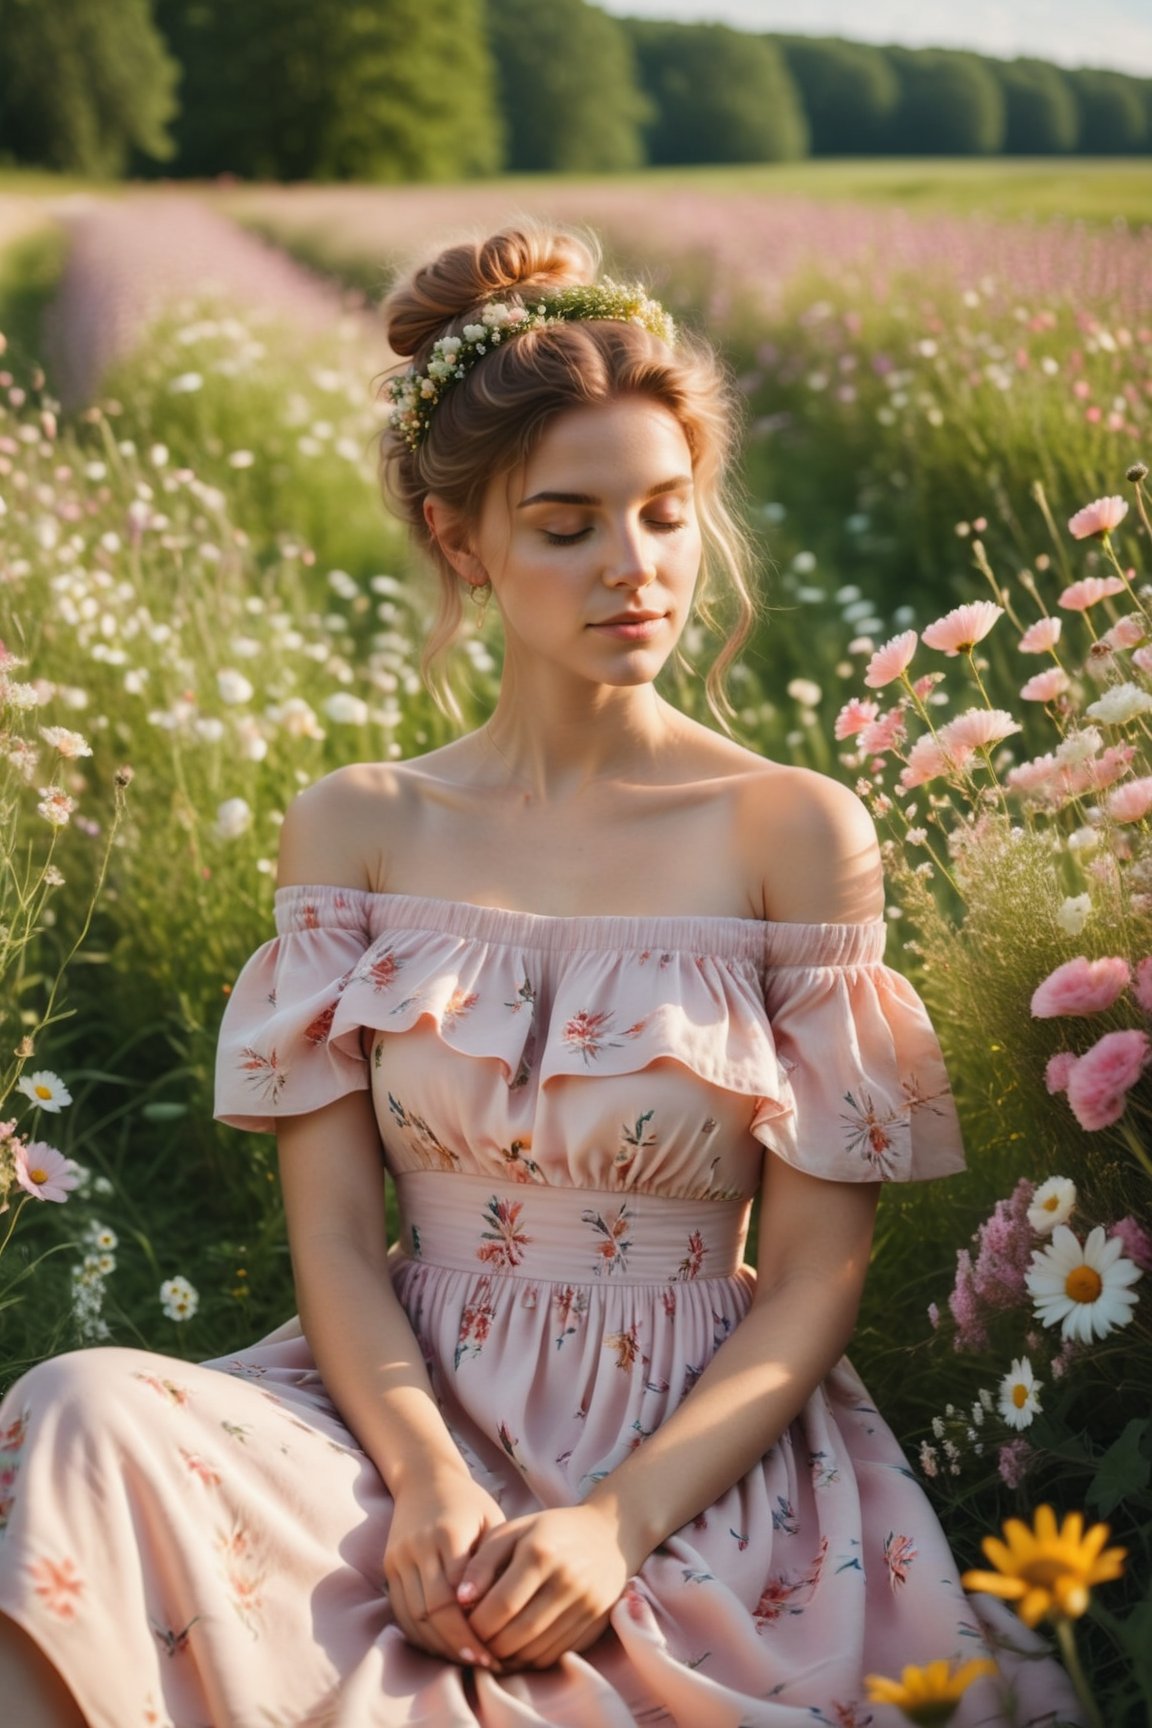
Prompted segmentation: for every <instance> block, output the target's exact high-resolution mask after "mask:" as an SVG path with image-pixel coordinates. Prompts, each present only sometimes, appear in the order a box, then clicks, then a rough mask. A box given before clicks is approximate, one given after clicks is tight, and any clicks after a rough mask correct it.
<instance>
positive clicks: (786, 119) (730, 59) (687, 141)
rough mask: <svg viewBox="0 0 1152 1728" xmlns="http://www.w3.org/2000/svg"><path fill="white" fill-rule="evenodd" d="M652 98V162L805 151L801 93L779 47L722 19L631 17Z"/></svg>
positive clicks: (769, 157)
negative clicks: (685, 20)
mask: <svg viewBox="0 0 1152 1728" xmlns="http://www.w3.org/2000/svg"><path fill="white" fill-rule="evenodd" d="M628 30H629V33H630V35H631V37H632V41H633V45H634V46H635V49H636V58H637V63H638V65H639V68H640V81H641V84H642V85H643V88H644V91H645V93H646V94H647V96H648V97H649V98H650V100H651V102H652V108H653V117H652V120H651V122H650V124H649V128H648V155H649V159H650V160H651V161H652V162H660V163H684V162H782V161H791V160H794V159H795V158H797V157H800V156H804V155H806V154H807V151H808V123H807V121H806V120H805V118H804V107H803V103H802V102H801V99H800V93H799V91H798V90H797V88H796V85H795V82H794V81H793V78H792V75H791V73H790V72H789V71H788V67H787V65H786V64H785V62H784V59H783V57H782V55H781V53H780V50H779V49H778V48H777V47H776V45H775V43H774V42H769V41H768V40H767V39H766V38H765V37H762V36H749V35H745V34H743V33H742V32H740V31H739V30H730V29H729V28H728V27H727V25H724V24H664V23H648V22H641V21H639V20H637V19H630V20H628Z"/></svg>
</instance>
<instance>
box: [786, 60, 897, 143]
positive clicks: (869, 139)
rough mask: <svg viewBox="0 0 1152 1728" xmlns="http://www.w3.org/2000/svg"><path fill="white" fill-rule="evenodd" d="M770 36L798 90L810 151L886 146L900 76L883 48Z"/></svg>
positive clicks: (894, 109)
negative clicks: (805, 121) (781, 54)
mask: <svg viewBox="0 0 1152 1728" xmlns="http://www.w3.org/2000/svg"><path fill="white" fill-rule="evenodd" d="M774 40H775V41H776V43H777V44H778V46H779V47H780V49H781V52H782V53H783V55H784V59H785V62H786V64H787V66H788V70H789V71H790V72H791V74H792V77H793V78H794V79H795V81H796V85H797V88H798V89H799V91H800V97H801V100H802V101H803V104H804V112H805V115H806V116H807V120H808V128H809V132H810V134H811V147H812V154H813V155H814V156H874V155H876V154H878V153H879V152H880V151H882V150H883V149H884V148H885V147H886V145H887V142H888V133H889V129H890V126H891V122H892V117H893V115H894V114H895V112H896V108H897V106H898V104H899V101H900V80H899V79H898V78H897V76H896V73H895V71H894V70H893V68H892V64H891V62H890V61H889V60H888V58H887V56H886V55H885V53H884V50H883V49H882V48H873V47H871V46H870V45H868V44H866V43H863V42H842V41H839V40H838V39H836V38H833V37H821V38H817V37H813V36H777V37H775V38H774Z"/></svg>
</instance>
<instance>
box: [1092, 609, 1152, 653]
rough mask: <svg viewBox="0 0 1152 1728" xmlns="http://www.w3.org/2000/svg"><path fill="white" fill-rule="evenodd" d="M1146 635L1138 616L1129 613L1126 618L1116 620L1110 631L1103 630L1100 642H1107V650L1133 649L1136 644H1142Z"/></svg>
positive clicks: (1142, 622) (1141, 620)
mask: <svg viewBox="0 0 1152 1728" xmlns="http://www.w3.org/2000/svg"><path fill="white" fill-rule="evenodd" d="M1147 634H1148V632H1147V630H1146V629H1145V628H1144V620H1143V618H1141V616H1140V614H1139V613H1138V612H1129V614H1128V616H1127V617H1126V618H1118V619H1117V620H1116V622H1115V624H1113V626H1112V628H1111V630H1105V632H1104V634H1103V636H1101V638H1100V640H1101V642H1107V644H1108V646H1109V648H1135V646H1136V644H1137V642H1143V640H1144V638H1145V636H1147Z"/></svg>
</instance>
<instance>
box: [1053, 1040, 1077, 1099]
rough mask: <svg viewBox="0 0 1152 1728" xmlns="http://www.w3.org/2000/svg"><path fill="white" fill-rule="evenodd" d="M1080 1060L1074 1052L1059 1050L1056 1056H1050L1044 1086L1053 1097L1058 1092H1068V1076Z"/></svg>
mask: <svg viewBox="0 0 1152 1728" xmlns="http://www.w3.org/2000/svg"><path fill="white" fill-rule="evenodd" d="M1079 1060H1080V1058H1079V1056H1077V1055H1076V1053H1075V1051H1073V1050H1057V1052H1056V1054H1055V1056H1049V1058H1048V1062H1047V1065H1046V1066H1045V1069H1044V1084H1045V1086H1046V1087H1047V1088H1048V1090H1049V1092H1051V1093H1052V1095H1053V1096H1055V1094H1056V1093H1057V1092H1067V1090H1068V1076H1069V1074H1071V1072H1072V1070H1073V1068H1075V1066H1076V1064H1077V1062H1079Z"/></svg>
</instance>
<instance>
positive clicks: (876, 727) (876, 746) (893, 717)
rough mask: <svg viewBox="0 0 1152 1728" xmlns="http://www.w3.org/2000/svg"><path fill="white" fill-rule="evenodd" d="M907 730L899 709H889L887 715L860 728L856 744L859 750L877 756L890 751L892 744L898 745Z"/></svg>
mask: <svg viewBox="0 0 1152 1728" xmlns="http://www.w3.org/2000/svg"><path fill="white" fill-rule="evenodd" d="M907 730H908V727H907V726H906V724H905V721H904V716H903V714H902V713H901V712H900V710H899V708H890V709H889V710H888V712H887V714H882V715H881V716H880V718H879V719H878V720H870V721H869V722H868V724H867V725H866V726H863V727H861V729H860V732H859V734H858V736H857V743H858V744H859V746H860V748H861V750H867V751H869V752H870V753H871V754H872V755H878V754H879V753H880V752H881V751H884V750H891V748H892V746H893V745H894V744H898V743H899V742H900V740H901V738H903V736H904V734H905V733H906V732H907Z"/></svg>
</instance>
